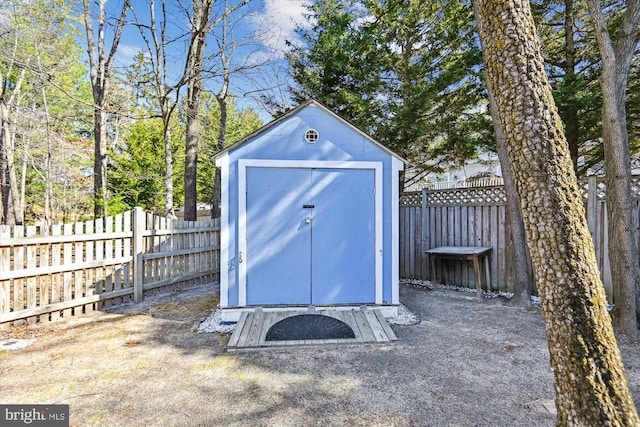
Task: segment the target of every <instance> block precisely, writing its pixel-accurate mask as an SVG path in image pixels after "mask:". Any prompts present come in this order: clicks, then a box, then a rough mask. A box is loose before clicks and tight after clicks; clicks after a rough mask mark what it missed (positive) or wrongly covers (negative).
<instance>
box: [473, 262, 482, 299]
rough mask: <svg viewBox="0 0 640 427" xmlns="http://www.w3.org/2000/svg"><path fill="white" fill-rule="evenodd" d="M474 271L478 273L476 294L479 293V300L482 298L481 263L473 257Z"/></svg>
mask: <svg viewBox="0 0 640 427" xmlns="http://www.w3.org/2000/svg"><path fill="white" fill-rule="evenodd" d="M473 271H474V272H475V273H476V292H477V293H478V298H482V282H481V281H480V277H482V276H481V275H480V263H479V262H478V257H477V256H474V257H473Z"/></svg>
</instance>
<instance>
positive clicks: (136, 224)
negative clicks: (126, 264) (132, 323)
mask: <svg viewBox="0 0 640 427" xmlns="http://www.w3.org/2000/svg"><path fill="white" fill-rule="evenodd" d="M145 219H146V217H145V213H144V210H143V209H142V208H141V207H139V206H136V207H135V208H133V221H132V222H133V302H135V303H138V302H142V300H143V299H144V274H143V273H144V266H143V261H142V254H143V251H144V248H143V244H144V236H143V235H142V233H143V232H144V231H145V229H146V221H145Z"/></svg>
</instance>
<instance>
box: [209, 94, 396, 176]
mask: <svg viewBox="0 0 640 427" xmlns="http://www.w3.org/2000/svg"><path fill="white" fill-rule="evenodd" d="M307 107H318V108H320V109H321V110H323V111H324V112H326V113H327V114H329V115H330V116H332V117H333V118H335V119H337V120H340V121H341V122H342V123H344V124H345V125H347V126H349V127H350V128H351V129H353V130H354V131H355V132H357V133H359V134H360V135H362V136H363V137H365V138H366V139H367V140H369V141H370V142H371V143H372V144H374V145H376V146H377V147H379V148H380V149H381V150H383V151H385V152H386V153H388V154H389V155H391V156H393V157H395V158H397V159H398V160H400V161H402V162H403V163H407V161H406V160H405V159H403V158H402V157H400V156H399V155H398V154H396V153H394V152H393V151H391V150H390V149H388V148H387V147H385V146H384V145H382V144H381V143H379V142H378V141H376V140H375V139H373V138H372V137H371V136H369V135H367V134H366V133H365V132H363V131H362V130H360V129H359V128H358V127H356V126H355V125H353V124H351V123H349V122H348V121H347V120H345V119H343V118H342V117H340V116H339V115H337V114H336V113H334V112H333V111H331V110H330V109H329V108H327V107H325V106H324V105H323V104H321V103H320V102H318V101H316V100H315V99H310V100H308V101H305V102H303V103H302V104H300V105H298V106H297V107H295V108H293V109H292V110H291V111H289V112H287V113H285V114H283V115H282V116H280V117H278V118H276V119H275V120H272V121H271V122H269V123H267V124H266V125H264V126H263V127H261V128H260V129H258V130H256V131H255V132H253V133H251V134H250V135H248V136H246V137H244V138H242V139H241V140H240V141H238V142H235V143H233V144H231V145H230V146H228V147H226V148H225V149H224V150H222V151H219V152H218V153H216V154H215V155H214V156H213V158H214V160H216V159H218V158H220V157H222V156H223V155H224V154H226V153H228V152H230V151H233V150H235V149H236V148H238V147H240V146H242V145H244V144H246V143H247V142H248V141H250V140H251V139H253V138H255V137H256V136H257V135H259V134H261V133H264V132H266V131H267V130H269V129H271V128H272V127H274V126H276V125H278V124H279V123H281V122H283V121H285V120H286V119H288V118H289V117H292V116H294V115H296V114H297V113H298V112H300V111H301V110H303V109H305V108H307Z"/></svg>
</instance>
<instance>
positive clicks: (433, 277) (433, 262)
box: [429, 254, 438, 286]
mask: <svg viewBox="0 0 640 427" xmlns="http://www.w3.org/2000/svg"><path fill="white" fill-rule="evenodd" d="M435 258H436V257H435V255H433V254H431V255H429V260H430V261H431V285H432V286H435V285H436V281H437V280H438V278H437V276H436V260H435Z"/></svg>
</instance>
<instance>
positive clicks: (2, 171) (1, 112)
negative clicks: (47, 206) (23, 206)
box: [0, 79, 9, 224]
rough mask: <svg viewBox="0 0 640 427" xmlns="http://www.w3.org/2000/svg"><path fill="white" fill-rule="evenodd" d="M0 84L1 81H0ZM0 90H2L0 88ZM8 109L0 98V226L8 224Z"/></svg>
mask: <svg viewBox="0 0 640 427" xmlns="http://www.w3.org/2000/svg"><path fill="white" fill-rule="evenodd" d="M0 83H2V82H1V79H0ZM0 90H2V88H1V86H0ZM7 115H8V107H7V104H6V102H5V101H4V99H1V97H0V207H2V209H1V210H0V224H9V222H8V221H7V219H8V216H9V167H8V166H9V165H8V163H7V148H6V147H7V137H8V135H9V132H8V125H9V124H8V120H7Z"/></svg>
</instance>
